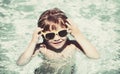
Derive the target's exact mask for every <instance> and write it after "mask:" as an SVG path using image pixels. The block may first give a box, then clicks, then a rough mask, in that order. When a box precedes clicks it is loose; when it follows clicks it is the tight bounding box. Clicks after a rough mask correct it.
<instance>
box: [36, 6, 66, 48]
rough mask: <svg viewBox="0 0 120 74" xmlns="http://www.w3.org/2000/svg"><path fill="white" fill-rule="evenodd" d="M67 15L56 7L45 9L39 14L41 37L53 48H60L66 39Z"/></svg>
mask: <svg viewBox="0 0 120 74" xmlns="http://www.w3.org/2000/svg"><path fill="white" fill-rule="evenodd" d="M66 22H67V16H66V15H65V13H64V12H63V11H61V10H59V9H58V8H54V9H50V10H46V11H45V12H43V14H42V15H41V16H40V18H39V21H38V27H40V28H43V31H42V32H43V38H44V39H46V40H47V42H48V44H49V45H51V46H52V47H54V48H61V47H62V46H63V45H64V44H65V42H66V39H67V28H68V27H67V25H66Z"/></svg>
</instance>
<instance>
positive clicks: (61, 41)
mask: <svg viewBox="0 0 120 74" xmlns="http://www.w3.org/2000/svg"><path fill="white" fill-rule="evenodd" d="M62 42H63V41H59V42H54V43H53V44H60V43H62Z"/></svg>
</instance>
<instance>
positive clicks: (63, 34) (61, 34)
mask: <svg viewBox="0 0 120 74" xmlns="http://www.w3.org/2000/svg"><path fill="white" fill-rule="evenodd" d="M66 35H67V30H62V31H60V32H59V36H61V37H64V36H66Z"/></svg>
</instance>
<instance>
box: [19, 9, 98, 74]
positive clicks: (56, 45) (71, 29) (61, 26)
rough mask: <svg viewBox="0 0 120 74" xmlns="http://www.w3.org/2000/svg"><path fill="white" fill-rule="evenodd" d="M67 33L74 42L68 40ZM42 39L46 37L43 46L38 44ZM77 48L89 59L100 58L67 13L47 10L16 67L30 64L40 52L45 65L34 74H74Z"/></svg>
mask: <svg viewBox="0 0 120 74" xmlns="http://www.w3.org/2000/svg"><path fill="white" fill-rule="evenodd" d="M68 34H70V35H72V36H73V37H74V39H75V40H69V38H68ZM40 36H42V38H43V42H42V43H38V40H39V37H40ZM78 49H80V50H81V51H82V52H83V53H84V54H85V55H87V56H88V57H90V58H99V54H98V53H97V51H96V49H95V48H94V47H93V46H92V45H91V44H90V43H89V42H88V40H87V39H85V37H84V36H83V35H82V33H81V32H80V30H79V29H78V28H77V27H76V26H75V25H74V24H73V23H72V22H71V21H70V20H69V19H68V18H67V16H66V15H65V13H64V12H63V11H61V10H59V9H58V8H54V9H50V10H46V11H45V12H44V13H43V14H42V15H41V16H40V18H39V20H38V28H37V29H36V30H35V31H34V33H33V37H32V40H31V42H30V43H29V46H28V47H27V49H26V50H25V51H24V53H23V54H22V55H21V56H20V58H19V59H18V61H17V64H18V65H24V64H27V63H28V62H29V61H30V60H31V58H32V57H33V56H34V55H36V54H39V53H41V54H42V55H43V57H44V58H43V63H42V64H41V66H40V67H39V68H37V69H36V70H35V71H34V74H74V73H75V71H74V68H75V53H76V50H78Z"/></svg>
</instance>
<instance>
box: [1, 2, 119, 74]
mask: <svg viewBox="0 0 120 74" xmlns="http://www.w3.org/2000/svg"><path fill="white" fill-rule="evenodd" d="M54 7H58V8H60V9H61V10H63V11H64V12H65V13H66V14H67V15H68V17H69V18H71V19H72V20H73V21H74V22H75V23H76V25H78V27H79V29H80V30H81V32H83V34H84V35H85V36H86V38H87V39H89V41H90V42H91V43H92V44H93V45H94V46H95V47H96V48H97V50H98V51H99V53H100V55H101V58H100V59H98V60H94V59H89V58H87V57H86V56H85V55H83V54H82V53H81V52H78V53H77V54H76V56H77V61H76V63H77V68H78V70H77V74H120V45H119V44H120V20H119V19H120V0H49V1H48V0H0V74H33V71H34V69H35V68H36V67H38V65H39V64H40V62H42V60H41V58H39V57H37V56H36V57H35V58H34V59H33V60H32V61H31V62H30V63H29V64H27V65H26V66H21V67H19V66H17V65H16V60H17V59H18V57H19V56H20V54H21V53H22V52H23V51H24V49H25V48H26V47H27V44H28V43H29V42H30V40H31V38H32V33H33V30H34V29H35V27H36V24H37V20H38V18H39V15H40V14H41V13H42V12H43V11H45V10H46V9H50V8H54Z"/></svg>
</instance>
